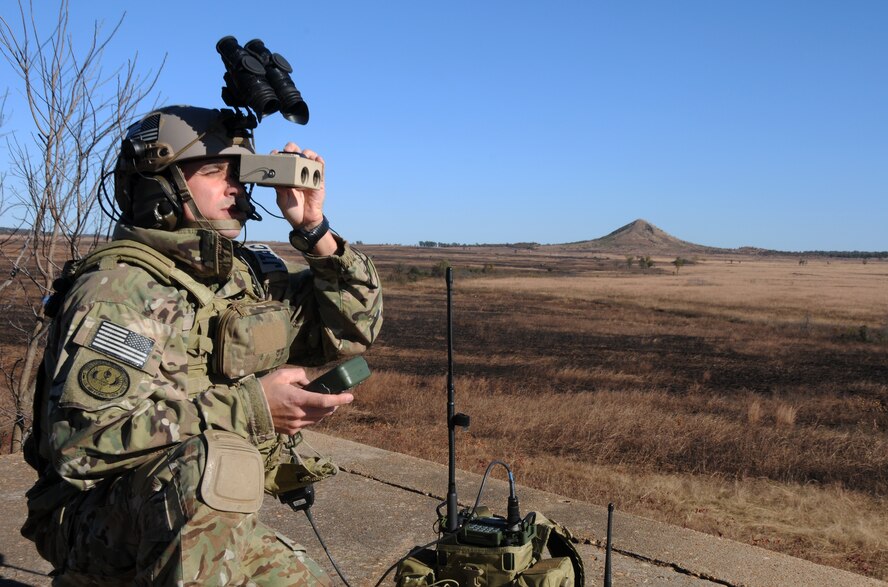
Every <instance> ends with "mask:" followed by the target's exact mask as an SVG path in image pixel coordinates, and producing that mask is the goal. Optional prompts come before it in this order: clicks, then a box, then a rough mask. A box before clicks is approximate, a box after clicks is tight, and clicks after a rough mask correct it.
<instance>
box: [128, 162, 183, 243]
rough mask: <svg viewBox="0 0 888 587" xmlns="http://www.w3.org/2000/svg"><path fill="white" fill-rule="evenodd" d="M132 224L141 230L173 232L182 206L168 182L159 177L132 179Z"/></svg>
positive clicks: (137, 177) (143, 176)
mask: <svg viewBox="0 0 888 587" xmlns="http://www.w3.org/2000/svg"><path fill="white" fill-rule="evenodd" d="M130 200H131V202H132V207H133V219H132V220H133V224H134V225H135V226H141V227H143V228H158V229H160V230H175V229H176V228H177V227H178V225H179V219H180V217H181V216H182V206H181V203H180V201H179V197H178V196H177V194H176V191H175V190H174V189H173V187H172V185H170V182H169V181H168V180H167V179H166V178H164V177H162V176H160V175H139V176H136V177H135V178H133V183H132V195H131V198H130Z"/></svg>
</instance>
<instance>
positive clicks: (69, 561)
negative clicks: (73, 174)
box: [22, 106, 382, 585]
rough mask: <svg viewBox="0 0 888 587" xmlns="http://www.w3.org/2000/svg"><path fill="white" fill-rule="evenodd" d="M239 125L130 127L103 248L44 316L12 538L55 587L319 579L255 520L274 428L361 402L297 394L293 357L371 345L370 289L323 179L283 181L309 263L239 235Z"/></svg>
mask: <svg viewBox="0 0 888 587" xmlns="http://www.w3.org/2000/svg"><path fill="white" fill-rule="evenodd" d="M247 120H248V119H247V117H245V116H243V115H241V114H239V113H238V114H236V113H234V112H233V111H230V110H223V111H219V110H208V109H203V108H194V107H186V106H174V107H167V108H162V109H160V110H157V111H155V112H152V113H151V114H149V115H148V116H146V117H145V118H144V119H142V120H141V121H140V122H138V123H137V124H135V125H133V126H132V127H131V128H130V129H129V131H128V133H127V137H126V139H125V140H124V142H123V148H122V150H121V155H120V157H119V158H118V162H117V166H116V168H115V199H116V201H117V204H118V206H119V208H120V219H119V222H118V224H117V226H116V228H115V231H114V240H113V241H112V242H111V243H110V244H109V245H106V246H105V247H103V248H101V249H99V250H98V251H97V252H94V253H92V254H90V255H88V256H87V257H86V258H85V259H84V260H82V261H80V262H79V263H78V264H77V265H76V268H72V269H70V270H69V271H68V275H69V276H70V278H69V279H68V282H69V284H68V287H67V288H66V287H65V286H64V285H63V284H62V285H60V287H59V289H60V290H62V292H61V293H57V294H56V295H55V296H54V298H53V299H52V300H51V301H50V303H49V304H48V306H47V312H48V313H50V314H55V319H54V322H53V326H52V328H51V333H50V337H49V340H48V342H47V348H46V353H45V357H44V362H43V365H42V368H41V373H40V374H39V380H38V388H37V397H36V398H35V424H34V432H33V434H32V436H31V439H30V441H29V443H28V446H27V447H26V458H28V461H29V462H30V463H31V464H32V465H33V466H35V468H37V470H38V472H39V475H40V476H39V479H38V481H37V483H36V484H35V486H34V487H33V488H32V489H31V490H30V491H29V492H28V512H29V514H28V519H27V521H26V523H25V525H24V527H23V528H22V534H23V535H25V536H26V537H28V538H29V539H31V540H33V541H34V542H35V543H36V545H37V548H38V550H39V552H40V554H41V555H42V556H43V557H44V558H46V559H47V560H48V561H49V562H51V563H52V564H53V566H54V568H55V571H54V575H55V579H54V583H53V584H54V585H316V584H319V585H327V584H329V583H330V581H329V577H327V575H326V574H325V573H324V572H323V571H322V570H321V569H320V568H319V567H318V565H317V564H316V563H315V562H314V561H312V560H311V559H309V558H308V557H306V555H305V553H304V550H303V549H302V548H301V547H299V546H298V545H296V544H294V543H292V542H291V541H290V540H288V539H287V538H285V537H283V536H280V535H279V534H277V533H276V532H274V531H273V530H272V529H270V528H269V527H267V526H265V525H264V524H263V523H262V522H260V521H259V520H258V518H257V511H258V509H259V506H260V504H261V501H262V496H263V489H264V484H265V478H266V476H268V477H269V478H270V479H271V478H273V477H274V475H275V473H276V472H277V470H278V468H277V466H278V456H279V453H280V442H281V439H282V438H283V437H282V436H281V435H290V434H294V433H296V432H298V431H299V430H301V429H302V428H304V427H306V426H309V425H311V424H313V423H315V422H317V421H319V420H320V419H322V418H324V417H325V416H328V415H330V414H331V413H332V412H333V411H335V410H336V408H337V407H338V406H340V405H343V404H347V403H349V402H351V401H352V399H353V396H352V395H351V394H349V393H343V394H341V395H322V394H316V393H311V392H308V391H306V390H304V389H302V387H301V386H303V385H305V384H307V383H308V379H307V378H306V375H305V372H304V370H303V369H302V368H300V367H296V366H293V365H291V364H289V363H298V364H300V365H303V366H304V365H317V364H323V363H326V362H328V361H331V360H334V359H338V358H341V357H345V356H348V355H354V354H358V353H361V352H363V351H364V350H366V348H367V347H368V346H369V345H370V344H371V343H372V341H373V340H374V338H375V337H376V335H377V334H378V332H379V328H380V325H381V323H382V297H381V292H380V286H379V279H378V276H377V273H376V270H375V268H374V267H373V264H372V262H371V261H370V259H368V258H367V257H366V256H365V255H363V254H362V253H360V252H359V251H357V250H355V249H354V248H352V247H351V246H349V245H348V244H347V243H346V242H345V241H344V240H342V239H341V238H340V237H339V236H338V235H336V234H335V233H334V232H332V231H331V230H329V225H328V222H327V219H326V218H325V217H324V215H323V204H324V197H325V192H324V188H323V185H322V186H321V187H320V189H317V190H299V189H295V188H277V205H278V207H279V208H280V210H281V212H282V214H283V215H284V217H285V218H286V219H287V221H288V222H289V223H290V224H291V226H292V227H293V231H292V232H291V234H290V242H291V243H292V244H293V246H294V247H295V248H297V249H298V250H300V251H301V252H302V253H303V255H304V258H305V261H306V263H307V265H308V267H307V268H303V270H301V271H299V272H288V271H287V267H286V265H285V264H284V263H283V261H282V260H281V259H280V258H279V257H277V256H276V255H274V253H272V252H271V251H270V249H268V248H267V247H262V246H254V247H245V246H242V245H240V244H238V243H236V242H234V241H233V240H232V239H234V238H236V237H237V236H238V234H239V233H240V232H241V228H242V227H243V225H244V223H245V222H246V220H247V219H248V218H250V217H255V209H254V208H252V205H251V204H250V202H249V195H248V194H247V192H246V190H245V187H244V185H243V184H241V183H240V182H239V179H238V177H239V176H238V172H237V169H238V162H239V158H240V156H241V155H243V154H252V153H254V148H253V143H252V132H251V125H250V124H249V123H248V122H247ZM252 126H255V123H253V124H252ZM284 150H285V151H286V152H290V153H299V152H300V149H299V147H298V146H296V145H295V144H293V143H288V144H287V145H286V147H285V148H284ZM302 155H303V156H305V157H308V158H309V159H313V160H316V161H319V162H323V160H322V159H321V157H320V156H319V155H317V154H316V153H314V152H312V151H308V150H306V151H302ZM294 156H295V155H294ZM63 281H64V280H63ZM65 289H68V291H67V293H64V290H65ZM63 293H64V295H62V294H63ZM285 481H286V480H285Z"/></svg>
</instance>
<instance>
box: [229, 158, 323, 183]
mask: <svg viewBox="0 0 888 587" xmlns="http://www.w3.org/2000/svg"><path fill="white" fill-rule="evenodd" d="M240 181H241V183H255V184H256V185H267V186H271V187H293V188H300V189H310V190H316V189H318V188H320V187H321V186H322V185H323V183H324V165H323V163H318V162H317V161H313V160H311V159H307V158H305V157H303V156H302V155H301V154H299V153H275V154H273V155H246V154H245V155H241V156H240Z"/></svg>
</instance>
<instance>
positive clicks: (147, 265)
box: [76, 240, 215, 306]
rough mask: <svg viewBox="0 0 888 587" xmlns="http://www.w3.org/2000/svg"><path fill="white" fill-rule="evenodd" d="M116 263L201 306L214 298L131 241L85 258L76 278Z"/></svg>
mask: <svg viewBox="0 0 888 587" xmlns="http://www.w3.org/2000/svg"><path fill="white" fill-rule="evenodd" d="M119 262H124V263H128V264H130V265H135V266H136V267H141V268H142V269H145V270H146V271H148V272H149V273H150V274H151V275H152V276H153V277H154V278H155V279H158V280H160V281H162V282H163V283H164V284H165V285H172V284H176V285H179V286H181V287H183V288H185V289H186V290H187V291H188V293H190V294H191V295H193V296H194V297H195V299H197V301H198V302H199V303H200V305H201V306H206V305H207V304H209V303H210V302H211V301H212V300H213V298H214V297H215V294H214V293H213V291H212V290H211V289H210V288H208V287H207V286H205V285H203V284H202V283H200V282H199V281H197V280H195V279H194V278H193V277H191V276H190V275H188V274H187V273H185V272H184V271H182V270H181V269H179V268H178V267H176V264H175V262H173V260H172V259H170V258H169V257H167V256H166V255H164V254H162V253H160V252H158V251H156V250H155V249H153V248H151V247H149V246H148V245H143V244H142V243H140V242H137V241H131V240H120V241H112V242H111V243H109V244H107V245H105V246H103V247H101V248H98V249H96V250H95V251H93V252H92V253H90V254H89V255H87V256H86V257H85V258H84V259H83V261H81V263H80V265H79V267H77V271H76V277H79V276H80V275H81V274H83V273H85V272H87V271H89V270H92V269H94V268H96V267H97V268H98V269H99V270H107V269H111V268H113V267H115V266H116V265H117V263H119Z"/></svg>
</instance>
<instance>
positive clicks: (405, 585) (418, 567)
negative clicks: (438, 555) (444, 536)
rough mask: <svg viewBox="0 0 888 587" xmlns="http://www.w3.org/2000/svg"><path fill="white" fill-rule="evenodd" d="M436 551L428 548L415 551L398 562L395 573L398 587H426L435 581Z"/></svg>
mask: <svg viewBox="0 0 888 587" xmlns="http://www.w3.org/2000/svg"><path fill="white" fill-rule="evenodd" d="M434 566H435V551H433V550H429V549H427V548H424V549H421V550H419V551H418V552H415V553H414V555H413V556H409V557H407V558H405V559H404V560H402V561H401V562H399V563H398V570H397V571H396V573H395V585H396V586H397V587H424V586H426V585H431V584H432V583H434V582H435V569H434Z"/></svg>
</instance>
